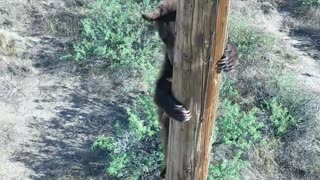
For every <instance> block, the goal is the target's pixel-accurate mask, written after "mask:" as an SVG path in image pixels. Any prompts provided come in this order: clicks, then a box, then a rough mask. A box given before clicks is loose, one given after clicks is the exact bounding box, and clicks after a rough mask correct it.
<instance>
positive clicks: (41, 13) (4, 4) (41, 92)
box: [0, 0, 320, 180]
mask: <svg viewBox="0 0 320 180" xmlns="http://www.w3.org/2000/svg"><path fill="white" fill-rule="evenodd" d="M83 3H85V1H80V0H56V1H55V0H41V1H40V0H37V1H36V0H11V1H6V0H0V154H1V156H0V179H4V180H8V179H57V178H66V179H72V178H75V179H84V178H89V177H94V178H97V177H101V178H102V177H103V174H101V173H102V172H103V168H104V162H102V160H103V158H100V157H99V155H97V154H94V153H93V152H92V151H90V145H91V143H92V141H93V140H94V137H95V136H97V135H101V134H108V132H109V130H110V128H111V126H110V124H112V121H113V120H114V119H117V118H121V114H122V112H121V108H119V107H118V104H119V102H116V100H117V101H118V100H119V99H120V98H119V97H115V94H117V93H116V92H117V91H118V90H117V88H116V85H115V84H114V83H113V82H111V81H110V80H108V79H107V78H105V77H104V76H101V77H100V76H93V75H91V73H90V71H87V72H81V73H80V71H78V69H77V66H76V65H73V64H72V63H70V62H64V61H61V60H59V58H60V57H61V55H62V52H64V50H65V48H66V47H67V46H68V45H69V42H70V37H72V30H70V29H69V30H68V29H66V28H64V27H67V25H68V24H70V23H74V14H77V13H80V14H81V6H82V5H83ZM75 12H77V13H75ZM283 18H284V16H283V15H281V14H275V15H274V16H273V17H272V18H270V19H265V21H266V22H268V23H269V25H268V26H266V28H269V29H270V31H271V32H273V33H275V34H277V35H278V36H279V37H281V40H282V42H283V44H284V46H286V47H288V48H291V49H292V51H294V52H296V53H297V56H298V57H299V59H301V60H302V61H299V62H298V63H296V64H295V65H294V66H288V68H292V69H293V70H294V71H295V73H296V74H297V75H298V78H299V82H300V84H299V85H300V86H301V87H308V88H305V91H310V92H311V93H312V94H318V95H319V92H320V65H319V63H320V60H319V57H320V53H319V49H317V48H314V45H310V42H311V41H310V40H309V39H308V38H311V37H303V38H302V37H299V38H298V36H289V34H288V33H285V32H280V29H281V26H280V22H281V21H282V19H283ZM275 20H276V21H275ZM62 22H64V24H63V23H62ZM270 24H273V25H272V26H270ZM57 29H58V30H59V32H55V31H56V30H57ZM305 44H309V45H307V46H305ZM306 47H308V48H306Z"/></svg>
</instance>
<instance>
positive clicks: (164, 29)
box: [142, 0, 238, 177]
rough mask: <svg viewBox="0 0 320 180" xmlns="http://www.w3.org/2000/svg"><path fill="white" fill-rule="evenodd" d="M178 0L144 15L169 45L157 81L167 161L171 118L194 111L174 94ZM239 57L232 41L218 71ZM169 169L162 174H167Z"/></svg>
mask: <svg viewBox="0 0 320 180" xmlns="http://www.w3.org/2000/svg"><path fill="white" fill-rule="evenodd" d="M176 9H177V5H176V0H163V1H162V2H160V5H159V6H158V7H157V8H156V9H155V10H154V11H153V12H151V13H148V14H142V17H143V18H144V19H145V20H147V21H152V22H155V25H156V27H157V30H158V33H159V36H160V38H161V40H162V41H163V43H164V44H165V61H164V64H163V67H162V71H161V74H160V77H159V79H158V80H157V82H156V89H155V95H154V101H155V103H156V104H157V106H158V113H159V120H160V124H161V140H162V144H163V150H164V156H165V162H166V159H167V145H168V136H169V120H170V117H171V118H173V119H175V120H177V121H179V122H185V121H188V120H190V118H191V114H190V112H189V111H188V110H187V109H186V108H185V106H183V105H182V103H181V102H179V101H178V100H177V99H176V98H175V97H174V96H173V94H172V85H171V80H172V71H173V66H172V64H173V59H174V44H175V40H176V27H175V20H176ZM237 59H238V55H237V50H236V48H235V47H234V45H233V44H231V43H230V42H228V44H227V47H226V49H225V53H224V55H223V57H222V58H221V60H220V61H219V62H218V63H217V66H216V67H217V68H216V69H217V71H218V72H220V71H221V70H223V71H225V72H228V71H230V70H232V69H233V67H234V66H235V64H236V62H237ZM165 172H166V168H164V170H163V171H162V173H161V176H162V177H164V176H165Z"/></svg>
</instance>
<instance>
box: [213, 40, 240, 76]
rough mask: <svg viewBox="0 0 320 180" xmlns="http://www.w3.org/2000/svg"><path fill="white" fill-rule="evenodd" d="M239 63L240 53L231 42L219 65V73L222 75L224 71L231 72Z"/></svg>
mask: <svg viewBox="0 0 320 180" xmlns="http://www.w3.org/2000/svg"><path fill="white" fill-rule="evenodd" d="M237 62H238V52H237V49H236V47H235V46H234V45H233V44H231V43H230V42H229V43H228V44H227V47H226V49H225V51H224V55H223V56H222V58H221V59H220V60H219V62H218V63H217V71H218V73H220V72H221V71H222V70H223V71H224V72H229V71H231V70H232V69H233V68H234V67H235V66H236V64H237Z"/></svg>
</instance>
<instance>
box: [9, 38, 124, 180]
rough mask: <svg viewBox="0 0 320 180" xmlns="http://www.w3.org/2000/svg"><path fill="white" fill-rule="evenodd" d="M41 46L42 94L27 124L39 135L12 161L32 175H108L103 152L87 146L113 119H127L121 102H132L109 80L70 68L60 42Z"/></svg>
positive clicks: (38, 65)
mask: <svg viewBox="0 0 320 180" xmlns="http://www.w3.org/2000/svg"><path fill="white" fill-rule="evenodd" d="M39 45H41V46H42V47H41V48H39V49H38V50H37V49H36V50H35V57H37V58H36V60H34V68H35V69H37V70H38V71H39V76H40V79H41V83H39V91H40V97H36V99H35V100H34V103H35V104H36V109H35V110H34V112H33V113H34V115H33V117H32V120H31V123H30V125H29V127H30V129H32V130H34V131H37V132H38V136H37V137H35V138H34V139H33V140H32V142H30V143H28V144H24V145H22V146H23V147H22V148H21V150H20V151H17V152H16V153H15V155H14V157H13V159H12V160H13V161H18V162H22V163H24V164H25V165H26V166H27V167H28V168H30V169H32V170H33V171H34V175H33V176H32V177H30V178H32V179H56V178H66V179H70V178H75V179H79V178H80V179H81V178H85V179H86V178H88V177H100V178H103V179H104V178H107V177H105V175H104V168H105V164H106V157H107V154H103V153H101V152H100V153H98V152H93V151H92V150H91V145H92V143H93V142H94V140H95V139H96V138H97V136H99V135H108V134H110V133H112V125H113V124H114V122H115V121H116V120H125V119H126V117H125V113H124V111H123V109H122V108H121V107H120V106H121V104H125V103H129V101H130V100H126V99H125V98H126V97H121V96H120V95H118V96H117V95H116V94H117V93H116V92H117V89H116V88H115V86H116V85H115V86H114V85H113V83H112V82H108V83H107V85H105V86H104V87H102V83H101V82H100V83H99V82H98V80H95V81H94V80H92V79H90V77H89V76H88V75H87V74H86V73H82V75H81V73H80V72H79V71H78V70H76V71H74V72H73V70H72V69H74V67H75V65H74V64H73V63H70V62H66V61H61V60H59V57H61V52H62V49H63V42H62V41H60V40H57V39H53V38H48V37H43V38H42V40H41V42H40V43H39ZM83 74H85V75H83ZM104 80H105V81H108V80H106V79H104ZM109 81H111V80H109ZM92 86H93V87H92ZM92 89H93V90H92ZM99 90H105V91H104V92H105V93H106V94H104V96H101V93H100V94H99V93H98V92H100V91H99Z"/></svg>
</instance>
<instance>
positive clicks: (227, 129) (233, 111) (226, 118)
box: [217, 100, 263, 150]
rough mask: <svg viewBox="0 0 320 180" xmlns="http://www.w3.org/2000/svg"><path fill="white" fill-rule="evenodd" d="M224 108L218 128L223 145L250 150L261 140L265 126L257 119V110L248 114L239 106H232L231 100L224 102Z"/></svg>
mask: <svg viewBox="0 0 320 180" xmlns="http://www.w3.org/2000/svg"><path fill="white" fill-rule="evenodd" d="M222 108H223V114H222V115H221V116H220V117H219V118H218V120H217V121H218V123H217V126H218V128H219V130H218V136H219V137H220V138H221V141H222V143H223V144H226V145H233V146H235V147H237V148H239V149H241V150H248V149H249V148H250V147H251V145H252V144H253V143H255V142H258V141H259V140H260V138H261V133H260V129H261V128H262V127H263V124H262V123H260V122H258V121H257V119H256V117H255V113H256V111H257V110H256V109H253V110H251V111H249V112H248V113H246V112H243V111H241V110H240V106H239V105H238V104H232V103H231V102H230V101H229V100H225V101H224V102H223V104H222Z"/></svg>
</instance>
